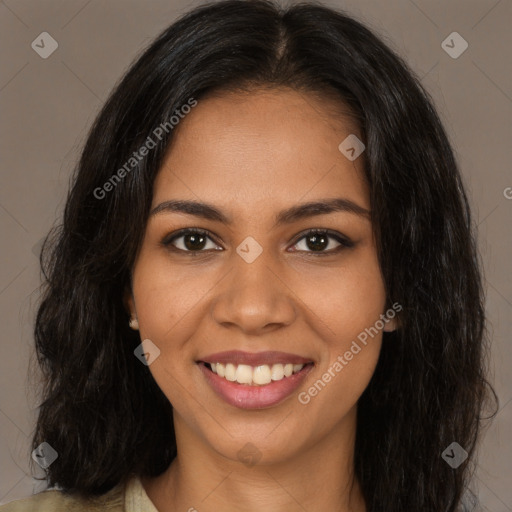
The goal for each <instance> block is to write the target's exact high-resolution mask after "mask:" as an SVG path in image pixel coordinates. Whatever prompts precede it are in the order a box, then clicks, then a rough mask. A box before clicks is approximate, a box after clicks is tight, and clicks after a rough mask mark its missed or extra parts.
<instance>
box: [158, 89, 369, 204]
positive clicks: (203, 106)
mask: <svg viewBox="0 0 512 512" xmlns="http://www.w3.org/2000/svg"><path fill="white" fill-rule="evenodd" d="M344 112H347V109H346V107H344V105H343V104H342V103H341V102H338V103H336V102H335V101H334V100H333V99H332V97H326V98H325V99H323V98H321V97H318V95H312V94H307V93H305V92H302V91H301V92H298V91H295V90H292V89H288V88H281V89H274V90H256V91H251V92H250V93H248V92H243V93H240V92H229V93H228V92H224V93H223V92H219V93H215V94H211V95H209V96H208V97H206V98H204V99H200V100H198V104H197V106H196V107H195V108H193V109H192V111H191V112H190V113H189V114H187V115H186V117H184V119H182V120H181V121H180V123H179V125H178V126H177V127H176V128H175V129H174V130H175V132H174V136H173V140H172V143H171V145H170V147H169V149H168V151H167V154H166V157H165V159H164V162H163V165H162V167H161V169H160V171H159V173H158V175H157V178H156V180H155V187H154V198H153V205H155V204H158V203H159V202H161V201H165V200H169V199H173V198H180V199H183V198H185V199H195V200H198V198H199V199H202V200H208V202H215V203H216V204H219V205H225V206H226V207H229V208H230V209H231V211H235V210H236V209H237V208H242V207H244V206H245V207H247V208H251V207H252V208H261V207H265V208H266V207H268V205H269V204H270V203H269V201H268V199H269V198H272V199H273V200H274V201H273V203H274V204H278V203H282V204H289V203H296V202H298V201H299V200H301V201H308V200H313V199H315V198H316V197H328V196H331V197H334V196H339V195H343V196H347V197H350V199H352V200H354V201H358V202H359V203H360V204H361V205H362V206H365V207H369V204H368V190H367V186H366V183H365V180H364V178H363V175H364V172H363V171H364V169H363V165H364V155H362V156H361V157H359V158H358V159H356V160H355V161H350V160H348V159H347V158H346V157H345V156H344V155H343V154H342V153H341V152H340V150H339V149H338V146H339V144H340V143H341V142H342V141H343V140H344V139H345V138H346V137H347V136H349V135H351V134H355V135H356V136H358V137H359V138H361V134H360V132H359V128H358V127H357V125H356V123H355V122H354V121H353V119H352V118H351V117H350V116H349V115H347V114H345V115H344ZM235 198H237V199H238V200H239V201H238V202H236V203H233V199H235Z"/></svg>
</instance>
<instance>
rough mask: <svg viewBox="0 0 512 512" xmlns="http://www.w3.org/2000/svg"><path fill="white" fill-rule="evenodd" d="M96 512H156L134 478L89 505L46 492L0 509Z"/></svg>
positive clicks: (56, 492)
mask: <svg viewBox="0 0 512 512" xmlns="http://www.w3.org/2000/svg"><path fill="white" fill-rule="evenodd" d="M99 511H108V512H158V510H157V509H156V507H155V505H153V502H152V501H151V500H150V499H149V497H148V495H147V494H146V491H145V490H144V487H143V486H142V483H141V481H140V479H139V478H137V477H133V478H132V479H131V480H129V481H128V483H127V484H126V486H124V485H122V484H120V485H118V486H117V487H114V488H113V489H112V490H111V491H109V492H108V493H106V494H104V495H102V496H100V497H98V498H96V499H95V500H94V501H91V502H88V501H85V500H83V499H79V498H73V497H70V496H66V495H65V494H63V493H62V492H61V491H58V490H48V491H43V492H40V493H38V494H34V495H33V496H30V497H29V498H24V499H21V500H15V501H11V502H10V503H7V504H6V505H1V506H0V512H99Z"/></svg>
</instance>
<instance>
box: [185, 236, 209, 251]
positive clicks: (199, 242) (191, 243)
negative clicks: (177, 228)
mask: <svg viewBox="0 0 512 512" xmlns="http://www.w3.org/2000/svg"><path fill="white" fill-rule="evenodd" d="M205 239H206V237H205V236H204V235H199V234H190V235H186V236H185V246H186V248H187V249H189V250H194V249H202V248H203V246H204V242H205Z"/></svg>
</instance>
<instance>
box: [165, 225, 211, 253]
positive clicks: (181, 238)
mask: <svg viewBox="0 0 512 512" xmlns="http://www.w3.org/2000/svg"><path fill="white" fill-rule="evenodd" d="M208 242H210V246H209V247H208ZM162 244H163V245H165V246H166V247H169V246H172V247H173V248H174V249H176V250H178V251H183V252H205V251H206V250H212V249H213V250H219V249H218V245H216V244H215V243H214V242H213V240H212V239H211V237H210V235H209V234H208V232H207V231H204V230H202V229H185V230H180V231H178V232H177V233H173V234H172V235H171V236H168V237H166V238H165V239H164V240H163V241H162ZM169 248H170V247H169Z"/></svg>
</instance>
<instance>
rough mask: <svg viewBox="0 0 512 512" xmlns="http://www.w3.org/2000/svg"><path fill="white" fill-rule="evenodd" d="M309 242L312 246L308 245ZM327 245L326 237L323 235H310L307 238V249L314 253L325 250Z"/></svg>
mask: <svg viewBox="0 0 512 512" xmlns="http://www.w3.org/2000/svg"><path fill="white" fill-rule="evenodd" d="M310 241H312V244H310V243H309V242H310ZM327 243H328V241H327V237H326V236H324V235H310V236H309V237H308V247H309V249H312V250H314V251H316V250H322V249H325V248H326V247H327ZM318 244H319V245H318Z"/></svg>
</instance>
